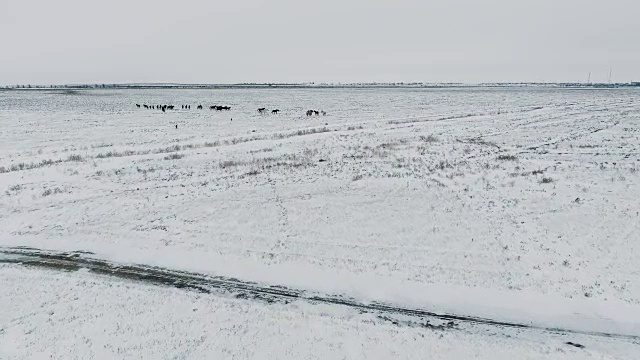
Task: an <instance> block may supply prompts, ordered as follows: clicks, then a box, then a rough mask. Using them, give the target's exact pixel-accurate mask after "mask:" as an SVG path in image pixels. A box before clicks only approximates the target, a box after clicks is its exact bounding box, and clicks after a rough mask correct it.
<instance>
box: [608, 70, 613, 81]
mask: <svg viewBox="0 0 640 360" xmlns="http://www.w3.org/2000/svg"><path fill="white" fill-rule="evenodd" d="M611 71H613V68H609V85H611Z"/></svg>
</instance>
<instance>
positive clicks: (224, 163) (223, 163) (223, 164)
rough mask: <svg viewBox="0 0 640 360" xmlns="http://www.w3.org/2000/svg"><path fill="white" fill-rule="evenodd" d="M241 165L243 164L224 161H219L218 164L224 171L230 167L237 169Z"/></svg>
mask: <svg viewBox="0 0 640 360" xmlns="http://www.w3.org/2000/svg"><path fill="white" fill-rule="evenodd" d="M242 164H243V163H242V162H239V161H234V160H225V161H221V162H220V167H221V168H223V169H226V168H230V167H237V166H240V165H242Z"/></svg>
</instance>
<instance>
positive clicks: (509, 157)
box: [498, 154, 518, 161]
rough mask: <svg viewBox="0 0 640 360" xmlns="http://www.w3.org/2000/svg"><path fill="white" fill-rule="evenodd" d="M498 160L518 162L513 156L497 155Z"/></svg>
mask: <svg viewBox="0 0 640 360" xmlns="http://www.w3.org/2000/svg"><path fill="white" fill-rule="evenodd" d="M498 160H502V161H518V157H517V156H515V155H505V154H503V155H499V156H498Z"/></svg>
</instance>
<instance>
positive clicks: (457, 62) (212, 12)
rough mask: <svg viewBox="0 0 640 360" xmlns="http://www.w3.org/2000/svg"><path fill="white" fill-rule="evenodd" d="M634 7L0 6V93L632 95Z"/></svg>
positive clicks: (639, 51)
mask: <svg viewBox="0 0 640 360" xmlns="http://www.w3.org/2000/svg"><path fill="white" fill-rule="evenodd" d="M639 14H640V1H638V0H606V1H605V0H535V1H533V0H523V1H517V0H485V1H481V0H476V1H474V0H416V1H410V0H393V1H391V0H387V1H381V0H351V1H349V0H320V1H302V0H272V1H261V0H247V1H242V0H236V1H207V0H183V1H180V2H177V1H166V0H155V1H146V0H140V1H136V0H126V1H125V0H109V1H87V0H56V1H51V0H0V84H5V85H10V84H64V83H122V82H183V83H237V82H311V81H315V82H359V81H405V82H410V81H420V82H467V83H476V82H499V81H583V82H584V81H586V80H587V77H588V74H589V72H590V71H591V72H593V74H592V77H591V78H592V80H593V81H606V80H607V77H608V73H609V68H613V77H612V79H613V81H632V80H634V81H640V16H639Z"/></svg>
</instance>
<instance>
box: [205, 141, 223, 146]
mask: <svg viewBox="0 0 640 360" xmlns="http://www.w3.org/2000/svg"><path fill="white" fill-rule="evenodd" d="M216 146H220V141H218V140H216V141H212V142H206V143H204V147H216Z"/></svg>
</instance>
